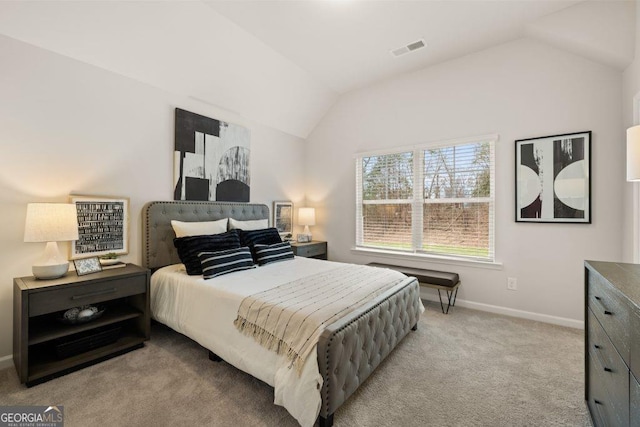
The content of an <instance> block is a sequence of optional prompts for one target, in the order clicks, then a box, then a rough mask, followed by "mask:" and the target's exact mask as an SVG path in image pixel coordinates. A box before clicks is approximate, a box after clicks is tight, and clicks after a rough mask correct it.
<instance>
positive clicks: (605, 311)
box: [595, 296, 613, 316]
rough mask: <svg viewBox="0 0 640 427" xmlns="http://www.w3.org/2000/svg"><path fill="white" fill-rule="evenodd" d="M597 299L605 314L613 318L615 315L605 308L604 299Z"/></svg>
mask: <svg viewBox="0 0 640 427" xmlns="http://www.w3.org/2000/svg"><path fill="white" fill-rule="evenodd" d="M595 298H596V299H597V300H598V302H599V303H600V306H601V307H602V310H603V312H604V314H606V315H608V316H611V315H612V314H613V313H611V312H610V311H609V310H607V309H606V308H604V305H603V304H602V299H600V297H598V296H596V297H595Z"/></svg>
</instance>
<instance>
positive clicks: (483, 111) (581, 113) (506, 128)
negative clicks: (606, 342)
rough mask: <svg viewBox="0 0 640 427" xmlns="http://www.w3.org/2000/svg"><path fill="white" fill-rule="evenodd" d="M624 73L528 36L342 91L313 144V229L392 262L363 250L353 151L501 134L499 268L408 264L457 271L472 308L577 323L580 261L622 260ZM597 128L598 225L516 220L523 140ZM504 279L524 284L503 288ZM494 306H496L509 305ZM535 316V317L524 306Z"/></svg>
mask: <svg viewBox="0 0 640 427" xmlns="http://www.w3.org/2000/svg"><path fill="white" fill-rule="evenodd" d="M620 100H621V73H620V72H619V71H615V70H613V69H610V68H608V67H606V66H603V65H600V64H597V63H595V62H591V61H589V60H586V59H583V58H581V57H578V56H575V55H572V54H568V53H565V52H563V51H560V50H557V49H555V48H552V47H550V46H548V45H545V44H542V43H540V42H535V41H532V40H529V39H521V40H518V41H515V42H511V43H507V44H504V45H501V46H498V47H495V48H492V49H488V50H486V51H483V52H480V53H477V54H473V55H469V56H466V57H463V58H460V59H457V60H454V61H450V62H447V63H443V64H441V65H438V66H435V67H432V68H428V69H425V70H422V71H419V72H415V73H412V74H407V75H405V76H402V77H399V78H396V79H393V80H389V81H386V82H382V83H380V84H377V85H374V86H372V87H369V88H365V89H362V90H360V91H357V92H354V93H351V94H349V95H347V96H344V97H342V98H341V99H340V100H339V102H338V103H337V104H336V105H335V106H334V107H333V108H332V109H331V110H330V112H329V113H328V114H327V115H326V116H325V117H324V119H323V120H322V121H321V122H320V124H319V125H318V126H317V127H316V129H315V130H314V132H312V134H311V136H310V137H309V139H308V144H309V147H308V150H307V168H308V176H307V181H308V182H307V201H308V202H309V203H313V204H315V205H317V206H318V220H317V223H318V225H317V226H315V227H314V230H313V232H314V236H316V237H318V238H325V239H326V240H328V242H329V254H330V258H331V259H333V260H340V261H348V262H356V263H366V262H371V261H379V262H385V261H387V262H389V260H388V259H385V258H376V257H374V256H368V255H367V256H365V255H361V254H356V253H354V252H352V251H351V248H352V247H353V246H354V240H355V238H354V236H355V230H354V224H355V220H354V215H355V202H354V200H355V199H354V197H355V196H354V195H355V184H354V174H355V172H354V160H353V155H354V153H357V152H361V151H367V150H375V149H381V148H389V147H393V146H407V145H411V144H417V143H426V142H430V141H438V140H446V139H454V138H461V137H468V136H474V135H485V134H491V133H498V134H499V135H500V140H499V142H498V143H497V145H496V163H497V168H496V200H497V202H496V253H497V261H498V262H501V263H502V264H503V267H502V269H499V270H492V269H482V268H476V267H469V266H465V265H443V264H438V263H435V262H429V261H424V262H422V261H420V262H415V261H413V262H410V261H406V262H403V263H402V264H404V265H408V266H421V267H425V268H432V269H441V270H454V271H457V272H459V273H460V275H461V280H462V282H463V284H462V286H461V287H460V291H459V294H458V298H459V299H460V300H462V304H464V303H465V301H466V302H467V303H468V304H467V305H470V306H473V307H477V308H485V309H492V310H496V311H502V312H506V313H511V314H519V315H523V316H528V317H533V318H538V319H542V320H547V321H552V322H556V323H561V324H568V325H574V326H580V325H581V322H582V319H583V286H584V285H583V261H584V260H585V259H597V260H619V259H620V257H621V252H622V251H621V246H622V245H621V240H622V236H621V232H622V229H621V226H620V223H621V220H622V213H621V212H620V206H621V205H622V192H623V190H622V188H623V187H622V182H623V181H624V176H623V174H624V171H623V169H624V168H622V167H621V165H622V164H623V162H624V153H623V150H622V146H621V144H620V143H619V142H620V140H621V138H622V128H621V126H620V125H621V123H620V117H621V114H622V111H621V110H622V107H621V102H620ZM585 130H591V131H593V140H592V159H593V160H592V162H593V163H592V170H591V172H592V194H593V205H592V209H593V210H592V218H593V224H590V225H585V224H566V225H563V224H527V223H515V221H514V192H515V184H514V155H515V154H514V151H515V150H514V140H516V139H522V138H530V137H536V136H546V135H554V134H560V133H568V132H578V131H585ZM507 277H516V278H517V279H518V290H517V291H515V292H514V291H508V290H506V282H507ZM488 306H498V307H502V309H499V308H495V307H493V308H492V307H488ZM527 312H528V313H527Z"/></svg>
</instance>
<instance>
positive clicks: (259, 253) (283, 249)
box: [253, 242, 293, 265]
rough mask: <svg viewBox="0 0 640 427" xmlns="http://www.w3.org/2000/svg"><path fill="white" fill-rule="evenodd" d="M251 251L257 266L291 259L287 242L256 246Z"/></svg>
mask: <svg viewBox="0 0 640 427" xmlns="http://www.w3.org/2000/svg"><path fill="white" fill-rule="evenodd" d="M253 250H254V252H255V254H256V261H258V264H259V265H265V264H269V263H270V262H277V261H286V260H289V259H293V251H292V250H291V245H290V244H289V242H283V243H275V244H273V245H260V244H257V245H254V246H253Z"/></svg>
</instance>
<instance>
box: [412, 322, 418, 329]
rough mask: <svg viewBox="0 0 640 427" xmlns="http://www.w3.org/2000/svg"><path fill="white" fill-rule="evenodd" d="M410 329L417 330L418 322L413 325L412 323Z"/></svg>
mask: <svg viewBox="0 0 640 427" xmlns="http://www.w3.org/2000/svg"><path fill="white" fill-rule="evenodd" d="M411 330H412V331H417V330H418V323H417V322H416V324H415V325H413V327H412V328H411Z"/></svg>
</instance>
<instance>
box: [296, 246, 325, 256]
mask: <svg viewBox="0 0 640 427" xmlns="http://www.w3.org/2000/svg"><path fill="white" fill-rule="evenodd" d="M325 253H327V244H326V243H315V244H312V245H304V246H298V247H296V251H295V254H296V255H298V256H301V257H313V256H318V255H324V254H325Z"/></svg>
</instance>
